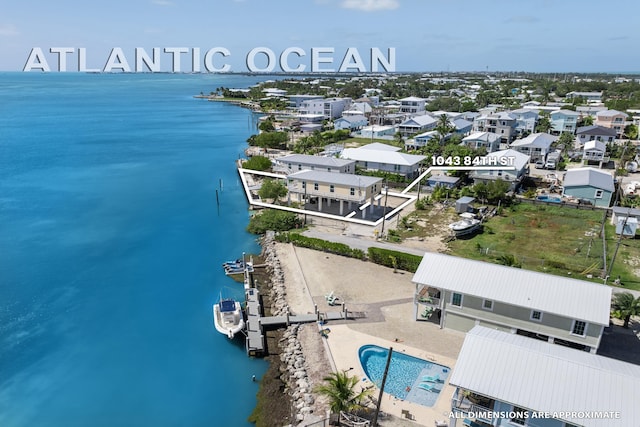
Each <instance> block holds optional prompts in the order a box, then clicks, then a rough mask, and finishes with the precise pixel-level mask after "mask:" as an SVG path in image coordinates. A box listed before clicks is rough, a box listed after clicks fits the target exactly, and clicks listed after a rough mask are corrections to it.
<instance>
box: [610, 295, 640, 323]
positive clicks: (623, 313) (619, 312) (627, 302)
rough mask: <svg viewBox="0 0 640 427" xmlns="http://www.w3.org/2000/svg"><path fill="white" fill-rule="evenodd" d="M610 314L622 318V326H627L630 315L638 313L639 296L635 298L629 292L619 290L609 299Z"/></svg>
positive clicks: (639, 312) (639, 308) (639, 309)
mask: <svg viewBox="0 0 640 427" xmlns="http://www.w3.org/2000/svg"><path fill="white" fill-rule="evenodd" d="M611 314H612V315H613V317H615V318H616V319H623V320H624V324H623V325H622V327H623V328H625V329H628V328H629V321H630V320H631V316H638V315H640V297H638V298H635V297H634V296H633V294H632V293H631V292H619V293H616V294H615V295H614V296H613V300H612V301H611Z"/></svg>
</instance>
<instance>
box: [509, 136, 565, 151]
mask: <svg viewBox="0 0 640 427" xmlns="http://www.w3.org/2000/svg"><path fill="white" fill-rule="evenodd" d="M557 139H558V137H557V136H554V135H549V134H548V133H532V134H531V135H529V136H527V137H526V138H522V139H516V140H515V141H513V142H512V143H511V146H512V147H539V148H549V147H551V144H552V143H553V142H555V141H556V140H557Z"/></svg>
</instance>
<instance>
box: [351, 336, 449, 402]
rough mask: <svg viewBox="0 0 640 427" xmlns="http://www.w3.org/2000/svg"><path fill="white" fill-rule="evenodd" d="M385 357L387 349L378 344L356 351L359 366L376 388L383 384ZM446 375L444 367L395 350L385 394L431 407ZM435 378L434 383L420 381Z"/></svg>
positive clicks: (445, 379)
mask: <svg viewBox="0 0 640 427" xmlns="http://www.w3.org/2000/svg"><path fill="white" fill-rule="evenodd" d="M388 355H389V349H387V348H383V347H380V346H377V345H364V346H362V347H360V350H359V351H358V356H359V358H360V364H361V365H362V369H363V370H364V372H365V375H366V376H367V378H366V380H369V381H371V382H372V383H373V384H375V385H376V386H377V387H378V388H379V387H380V386H381V384H382V376H383V374H384V368H385V365H386V363H387V357H388ZM449 372H450V369H449V368H448V367H446V366H443V365H439V364H437V363H433V362H428V361H426V360H423V359H419V358H417V357H413V356H409V355H407V354H404V353H400V352H397V351H394V352H393V355H392V356H391V364H390V365H389V372H388V374H387V381H386V383H385V386H384V391H385V392H386V393H389V394H391V395H392V396H395V397H397V398H398V399H401V400H406V401H409V402H414V403H418V404H420V405H423V406H433V405H434V404H435V402H436V400H437V399H438V396H439V395H440V391H442V387H443V386H444V384H445V383H446V382H447V378H448V377H449ZM436 376H437V377H438V381H436V382H425V381H423V379H424V377H436ZM421 385H422V386H424V387H427V388H431V389H430V390H425V389H423V388H421V387H420V386H421Z"/></svg>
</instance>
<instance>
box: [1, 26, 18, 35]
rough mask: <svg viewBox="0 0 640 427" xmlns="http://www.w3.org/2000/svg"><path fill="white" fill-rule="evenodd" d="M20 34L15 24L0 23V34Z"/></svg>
mask: <svg viewBox="0 0 640 427" xmlns="http://www.w3.org/2000/svg"><path fill="white" fill-rule="evenodd" d="M18 34H20V32H19V31H18V29H17V28H16V27H15V26H13V25H10V24H9V25H3V24H0V36H4V37H11V36H17V35H18Z"/></svg>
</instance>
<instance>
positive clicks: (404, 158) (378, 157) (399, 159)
mask: <svg viewBox="0 0 640 427" xmlns="http://www.w3.org/2000/svg"><path fill="white" fill-rule="evenodd" d="M340 157H342V158H343V159H351V160H356V161H360V162H371V163H383V164H387V165H401V166H413V165H416V164H418V163H420V162H421V161H423V160H424V159H426V156H418V155H415V154H406V153H398V152H397V151H384V150H371V149H363V147H360V148H345V149H344V150H342V154H340Z"/></svg>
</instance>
